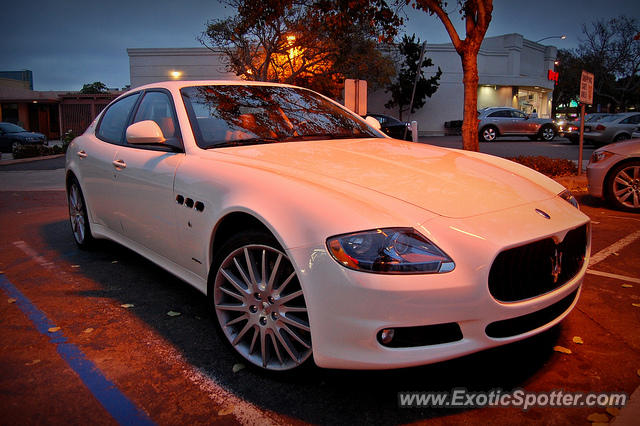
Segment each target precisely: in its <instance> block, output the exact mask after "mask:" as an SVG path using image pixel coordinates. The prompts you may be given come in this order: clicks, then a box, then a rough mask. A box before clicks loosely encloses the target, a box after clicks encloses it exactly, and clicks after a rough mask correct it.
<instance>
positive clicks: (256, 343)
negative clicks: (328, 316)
mask: <svg viewBox="0 0 640 426" xmlns="http://www.w3.org/2000/svg"><path fill="white" fill-rule="evenodd" d="M213 267H214V268H215V269H212V272H211V274H210V280H212V281H211V282H212V285H211V287H210V292H209V294H210V300H211V302H212V304H213V308H214V310H215V313H216V319H217V328H218V331H219V332H220V333H221V334H222V335H223V336H224V337H223V339H224V340H225V341H226V342H227V343H229V345H230V346H231V348H232V349H233V350H234V351H235V352H236V354H238V355H239V356H240V357H242V358H243V359H244V360H246V361H248V362H249V363H251V364H252V365H253V366H256V367H259V368H261V369H264V370H268V371H286V370H292V369H294V368H298V367H300V366H302V365H303V364H305V363H306V362H307V361H308V360H309V359H311V354H312V351H311V330H310V327H309V315H308V313H307V305H306V301H305V298H304V294H303V292H302V287H301V285H300V281H299V280H298V277H297V274H296V271H295V269H294V267H293V264H292V263H291V260H290V259H289V257H288V256H287V255H286V254H285V252H284V250H282V249H281V248H280V245H279V244H278V243H277V241H276V240H275V238H274V237H273V236H271V235H270V234H268V233H266V232H262V231H248V232H243V233H240V234H237V235H235V236H233V237H232V238H231V239H229V240H228V241H227V242H226V243H225V244H224V245H223V247H222V248H221V249H220V251H219V252H218V254H217V255H216V260H215V261H214V263H213Z"/></svg>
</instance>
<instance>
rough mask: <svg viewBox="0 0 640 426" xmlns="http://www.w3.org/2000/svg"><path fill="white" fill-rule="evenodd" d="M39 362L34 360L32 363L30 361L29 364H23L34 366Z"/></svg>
mask: <svg viewBox="0 0 640 426" xmlns="http://www.w3.org/2000/svg"><path fill="white" fill-rule="evenodd" d="M39 362H40V360H39V359H34V360H33V361H31V362H27V363H25V364H24V365H36V364H37V363H39Z"/></svg>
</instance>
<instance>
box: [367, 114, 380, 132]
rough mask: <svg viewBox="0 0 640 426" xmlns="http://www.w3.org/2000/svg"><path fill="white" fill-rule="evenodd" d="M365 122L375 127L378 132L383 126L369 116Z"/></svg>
mask: <svg viewBox="0 0 640 426" xmlns="http://www.w3.org/2000/svg"><path fill="white" fill-rule="evenodd" d="M365 121H366V122H367V124H368V125H369V126H371V127H373V128H374V129H376V130H380V128H381V126H380V122H379V121H378V120H376V119H375V118H373V117H372V116H370V115H369V116H367V118H365Z"/></svg>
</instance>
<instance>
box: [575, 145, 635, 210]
mask: <svg viewBox="0 0 640 426" xmlns="http://www.w3.org/2000/svg"><path fill="white" fill-rule="evenodd" d="M587 179H588V181H589V193H590V194H591V195H593V196H594V197H600V198H606V199H607V200H608V201H609V202H610V203H611V204H612V205H613V206H614V207H616V208H618V209H620V210H627V211H632V212H640V139H632V140H629V141H624V142H618V143H613V144H611V145H606V146H603V147H602V148H599V149H597V150H595V151H593V153H592V154H591V160H590V161H589V165H588V166H587Z"/></svg>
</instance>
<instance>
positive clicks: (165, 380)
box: [0, 160, 640, 425]
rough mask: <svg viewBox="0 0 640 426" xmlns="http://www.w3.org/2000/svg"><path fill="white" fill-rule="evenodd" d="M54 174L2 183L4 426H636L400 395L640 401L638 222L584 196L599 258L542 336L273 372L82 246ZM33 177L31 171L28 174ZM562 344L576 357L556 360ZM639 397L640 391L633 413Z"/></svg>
mask: <svg viewBox="0 0 640 426" xmlns="http://www.w3.org/2000/svg"><path fill="white" fill-rule="evenodd" d="M57 161H58V162H60V160H57ZM58 164H59V163H58ZM3 167H8V166H3ZM50 167H53V168H52V169H50V170H47V168H50ZM34 168H36V169H38V168H39V170H33V169H34ZM59 170H60V169H59V167H54V166H49V165H47V164H39V165H35V163H34V164H33V165H32V166H24V165H23V166H20V167H19V168H18V169H13V170H8V169H0V172H2V173H5V174H4V175H2V176H3V177H6V176H7V175H6V173H9V172H11V173H13V174H12V175H11V176H12V177H13V180H12V181H11V182H14V181H18V182H20V181H21V182H23V183H21V184H18V183H15V182H14V183H12V184H11V185H9V184H8V183H7V182H9V181H8V180H6V179H5V180H4V181H3V183H2V184H0V223H1V224H2V234H1V237H0V253H1V256H0V271H1V273H0V289H1V291H0V294H2V297H1V298H0V327H1V330H2V332H1V333H0V392H1V394H2V398H1V399H0V416H1V418H2V419H3V423H4V424H42V423H47V424H58V423H71V424H74V423H75V424H77V423H87V422H88V421H91V422H92V423H96V424H114V423H131V424H142V423H144V424H151V423H156V424H184V423H194V424H207V423H213V422H220V423H225V424H226V423H232V424H236V423H240V424H283V423H286V424H297V423H318V424H349V423H351V424H371V423H374V424H396V423H413V422H423V421H425V420H429V421H430V422H429V423H433V424H460V423H464V424H487V423H491V424H514V423H544V424H585V425H588V424H589V423H590V421H588V420H587V418H588V417H589V416H590V415H592V414H596V413H597V414H600V415H603V416H605V417H604V418H605V419H606V420H607V421H614V422H616V424H637V423H634V422H636V421H637V416H638V415H640V412H638V411H637V406H636V407H635V408H634V407H633V406H629V407H626V408H624V409H623V410H622V412H621V414H619V415H618V416H613V415H612V414H618V413H617V412H616V411H615V410H610V412H611V413H612V414H606V413H605V409H604V408H597V407H573V408H568V407H534V408H531V409H529V410H527V411H526V412H524V411H522V410H520V409H518V408H515V407H510V408H497V407H496V408H482V409H473V408H456V409H454V408H425V409H401V408H399V407H398V396H397V395H398V392H400V391H450V390H452V389H454V388H466V389H469V390H473V391H490V390H492V389H502V390H513V389H518V388H522V389H525V390H527V391H534V392H543V391H552V390H557V389H562V390H564V391H566V392H605V391H606V392H614V391H615V392H625V393H627V394H629V395H631V394H632V393H633V392H635V391H636V389H637V388H638V386H640V371H639V369H640V332H639V331H638V330H639V329H640V328H639V325H640V262H638V259H639V258H640V216H638V215H637V214H631V213H625V212H619V211H614V210H611V209H609V207H608V206H607V205H606V204H604V203H603V202H602V201H600V200H597V199H594V198H592V197H590V196H588V195H587V194H586V193H585V192H582V193H578V194H577V195H578V199H579V201H580V203H581V207H582V209H583V211H584V212H585V213H586V214H588V215H589V216H590V217H591V219H592V226H593V228H592V229H593V240H592V262H591V264H590V267H589V273H588V274H587V276H586V278H585V281H584V285H583V290H582V293H581V296H580V300H579V302H578V305H577V307H576V309H574V311H573V312H572V313H571V314H570V315H569V317H568V318H567V319H566V320H565V321H563V322H562V323H561V324H560V325H559V326H557V327H555V328H553V329H552V330H550V331H549V332H547V333H544V334H542V335H539V336H536V337H534V338H532V339H528V340H525V341H522V342H519V343H516V344H512V345H508V346H505V347H501V348H496V349H493V350H490V351H486V352H482V353H478V354H474V355H471V356H467V357H464V358H461V359H458V360H453V361H449V362H445V363H439V364H434V365H429V366H424V367H418V368H411V369H403V370H393V371H375V372H371V371H356V372H353V371H336V370H320V369H315V368H310V369H308V370H306V371H303V372H301V373H298V374H296V375H289V376H285V377H276V376H272V375H265V374H261V373H258V372H255V371H253V370H251V369H249V368H242V365H240V364H239V363H238V362H237V360H236V359H235V358H234V357H233V356H231V354H230V352H229V351H228V350H227V349H226V347H225V346H224V345H223V344H222V342H221V341H220V339H219V338H218V336H217V335H216V334H215V333H213V329H212V322H211V321H212V318H211V315H210V313H209V311H208V309H207V306H206V301H205V299H204V297H203V296H201V295H200V294H199V293H198V292H197V291H195V290H193V289H192V288H190V287H189V286H188V285H187V284H185V283H183V282H181V281H179V280H178V279H176V278H174V277H173V276H171V275H170V274H168V273H166V272H165V271H164V270H162V269H160V268H158V267H156V266H155V265H153V264H151V263H149V262H148V261H146V260H145V259H143V258H142V257H140V256H138V255H137V254H134V253H133V252H131V251H129V250H127V249H125V248H123V247H122V246H119V245H116V244H111V243H107V242H105V243H103V244H101V245H100V246H99V247H98V248H97V249H96V250H93V251H89V252H85V251H80V250H78V249H77V248H76V246H75V245H74V243H73V240H72V237H71V233H70V229H69V224H68V220H67V214H68V213H67V207H66V200H65V194H64V192H63V191H60V190H59V187H58V186H59V184H58V182H48V184H49V186H48V187H47V188H48V189H49V190H46V191H42V190H37V191H34V190H33V189H41V188H40V187H38V186H37V185H39V184H41V183H42V182H43V181H47V179H57V177H55V176H57V175H55V173H58V174H59V173H60V171H59ZM23 172H29V173H24V174H22V175H18V174H19V173H23ZM36 172H38V173H36ZM2 173H0V174H2ZM46 173H54V174H53V175H46ZM27 175H28V176H30V177H29V178H24V176H27ZM19 176H23V178H22V179H21V178H19ZM37 176H40V177H38V178H36V177H37ZM25 182H26V183H25ZM34 185H35V186H34ZM56 185H58V186H56ZM25 189H26V190H25ZM636 305H637V306H636ZM176 314H179V315H176ZM58 327H59V329H58ZM575 337H579V338H580V340H582V341H583V343H582V344H578V343H575V342H574V338H575ZM555 346H561V347H564V348H566V349H569V350H570V351H571V353H563V352H558V351H554V349H553V348H554V347H555ZM639 398H640V394H638V393H636V394H635V396H634V398H632V403H633V401H635V403H636V404H637V403H638V399H639ZM634 410H635V411H634ZM634 413H638V414H634ZM625 416H626V417H627V420H625ZM629 419H631V420H629Z"/></svg>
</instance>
